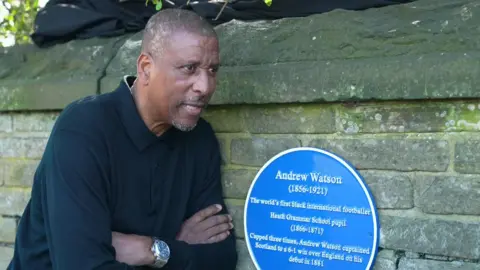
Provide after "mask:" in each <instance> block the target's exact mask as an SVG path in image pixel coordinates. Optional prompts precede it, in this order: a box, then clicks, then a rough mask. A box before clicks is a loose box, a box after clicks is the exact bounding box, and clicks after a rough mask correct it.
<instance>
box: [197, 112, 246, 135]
mask: <svg viewBox="0 0 480 270" xmlns="http://www.w3.org/2000/svg"><path fill="white" fill-rule="evenodd" d="M203 117H204V118H205V120H207V121H208V122H209V123H210V124H211V125H212V127H213V130H215V132H224V133H229V132H242V131H245V122H244V118H243V114H242V111H241V110H240V109H239V108H235V107H232V108H227V109H226V108H215V107H208V109H207V110H206V111H205V113H204V115H203Z"/></svg>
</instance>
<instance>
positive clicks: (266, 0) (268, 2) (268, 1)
mask: <svg viewBox="0 0 480 270" xmlns="http://www.w3.org/2000/svg"><path fill="white" fill-rule="evenodd" d="M263 1H264V2H265V4H267V6H271V5H272V0H263Z"/></svg>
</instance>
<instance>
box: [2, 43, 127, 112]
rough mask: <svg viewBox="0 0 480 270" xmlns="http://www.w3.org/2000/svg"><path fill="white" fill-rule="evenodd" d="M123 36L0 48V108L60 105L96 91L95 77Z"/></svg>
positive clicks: (18, 108)
mask: <svg viewBox="0 0 480 270" xmlns="http://www.w3.org/2000/svg"><path fill="white" fill-rule="evenodd" d="M123 39H125V37H123V36H121V37H115V38H109V39H100V38H92V39H86V40H74V41H71V42H68V43H66V44H61V45H59V46H53V47H51V48H46V49H45V48H37V47H36V46H34V45H29V46H15V47H12V48H11V49H7V50H6V51H0V85H1V86H0V110H22V109H27V110H50V109H63V108H64V107H65V106H66V105H67V104H69V103H71V102H72V101H74V100H76V99H80V98H83V97H85V96H88V95H94V94H96V93H97V83H98V80H99V79H100V78H101V77H102V76H103V73H104V71H105V69H106V67H107V65H108V63H109V62H110V59H111V58H112V57H113V56H114V55H115V53H116V51H117V44H118V41H119V40H123Z"/></svg>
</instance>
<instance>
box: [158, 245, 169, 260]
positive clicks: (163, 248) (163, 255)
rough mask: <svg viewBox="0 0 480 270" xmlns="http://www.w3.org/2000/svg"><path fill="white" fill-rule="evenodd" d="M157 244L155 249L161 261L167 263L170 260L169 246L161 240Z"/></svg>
mask: <svg viewBox="0 0 480 270" xmlns="http://www.w3.org/2000/svg"><path fill="white" fill-rule="evenodd" d="M155 244H156V245H155V246H156V247H155V249H156V252H157V254H158V256H159V257H160V259H162V260H164V261H167V260H168V259H169V258H170V248H168V245H167V244H166V243H165V242H163V241H160V240H157V241H156V242H155Z"/></svg>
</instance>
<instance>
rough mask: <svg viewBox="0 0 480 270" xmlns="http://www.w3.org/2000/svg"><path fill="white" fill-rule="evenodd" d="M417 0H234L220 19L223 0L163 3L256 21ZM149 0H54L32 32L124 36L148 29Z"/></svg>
mask: <svg viewBox="0 0 480 270" xmlns="http://www.w3.org/2000/svg"><path fill="white" fill-rule="evenodd" d="M413 1H414V0H321V1H319V0H272V5H271V6H267V5H266V4H265V3H264V2H263V0H230V3H229V4H228V5H227V7H226V8H225V9H224V11H223V12H222V14H221V16H220V17H219V18H218V20H215V18H216V17H217V14H218V13H219V11H220V9H221V7H222V5H223V3H218V2H217V3H212V2H208V1H207V0H196V1H191V2H192V3H193V4H192V3H190V4H189V5H188V6H186V2H187V1H186V0H169V1H164V2H163V8H184V9H191V10H193V11H195V12H196V13H197V14H199V15H201V16H202V17H204V18H206V19H208V20H209V21H210V23H212V25H218V24H221V23H225V22H228V21H230V20H232V19H238V20H244V21H250V20H263V19H267V20H268V19H279V18H285V17H304V16H308V15H312V14H318V13H324V12H328V11H331V10H333V9H348V10H364V9H368V8H379V7H383V6H388V5H394V4H402V3H407V2H413ZM145 2H146V1H145V0H130V1H119V0H50V1H49V2H48V3H47V4H46V5H45V7H44V8H43V9H42V10H40V12H38V14H37V16H36V18H35V30H34V32H33V33H32V35H31V38H32V40H33V42H34V43H35V44H36V45H37V46H39V47H48V46H52V45H55V44H58V43H63V42H66V41H69V40H72V39H85V38H92V37H111V36H119V35H123V34H125V33H129V32H137V31H140V30H142V29H143V28H144V27H145V25H146V23H147V21H148V19H149V18H150V17H151V16H152V15H153V14H154V13H155V12H156V10H155V7H154V6H153V5H152V4H149V5H148V6H147V5H145Z"/></svg>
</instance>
